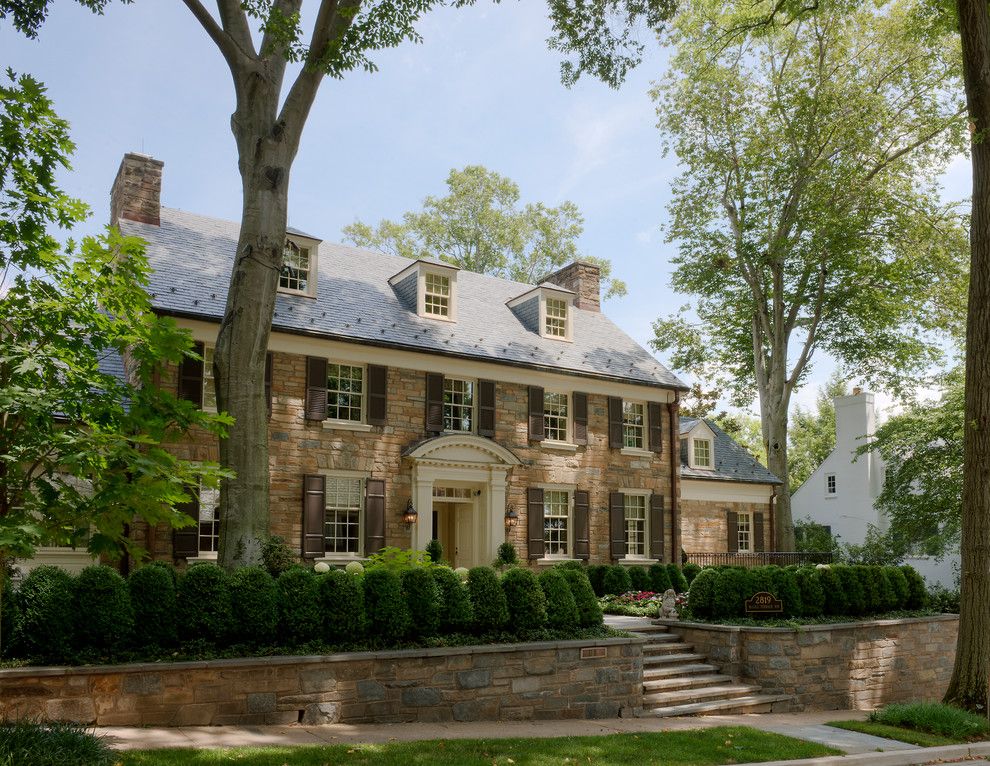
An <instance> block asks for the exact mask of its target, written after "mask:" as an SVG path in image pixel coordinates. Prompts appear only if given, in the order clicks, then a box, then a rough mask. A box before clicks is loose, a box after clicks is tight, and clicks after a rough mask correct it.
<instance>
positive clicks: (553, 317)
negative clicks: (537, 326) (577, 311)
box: [544, 298, 567, 338]
mask: <svg viewBox="0 0 990 766" xmlns="http://www.w3.org/2000/svg"><path fill="white" fill-rule="evenodd" d="M545 321H546V325H545V327H544V330H545V332H546V334H547V335H548V336H550V337H551V338H566V337H567V301H561V300H557V299H556V298H547V305H546V318H545Z"/></svg>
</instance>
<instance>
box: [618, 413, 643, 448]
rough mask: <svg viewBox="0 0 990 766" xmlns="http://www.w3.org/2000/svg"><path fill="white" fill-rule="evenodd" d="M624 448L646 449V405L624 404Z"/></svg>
mask: <svg viewBox="0 0 990 766" xmlns="http://www.w3.org/2000/svg"><path fill="white" fill-rule="evenodd" d="M622 446H623V447H633V448H636V449H646V405H644V404H643V403H642V402H627V401H623V402H622Z"/></svg>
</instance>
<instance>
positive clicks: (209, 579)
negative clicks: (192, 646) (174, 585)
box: [175, 564, 234, 644]
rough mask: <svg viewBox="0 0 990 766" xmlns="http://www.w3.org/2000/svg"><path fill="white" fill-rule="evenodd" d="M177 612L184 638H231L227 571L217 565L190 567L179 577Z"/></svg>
mask: <svg viewBox="0 0 990 766" xmlns="http://www.w3.org/2000/svg"><path fill="white" fill-rule="evenodd" d="M175 614H176V622H177V623H178V626H179V638H181V639H182V640H183V641H193V640H199V641H203V642H206V643H208V644H221V643H223V642H225V641H227V640H228V639H229V638H230V636H231V633H232V632H233V628H234V613H233V609H232V608H231V604H230V585H229V582H228V578H227V573H226V572H224V571H223V570H222V569H221V568H220V567H218V566H217V565H216V564H193V565H192V566H191V567H189V569H187V570H186V572H185V574H183V575H182V576H181V577H180V578H179V587H178V591H177V592H176V596H175Z"/></svg>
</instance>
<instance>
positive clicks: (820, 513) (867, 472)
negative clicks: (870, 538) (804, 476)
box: [791, 388, 959, 588]
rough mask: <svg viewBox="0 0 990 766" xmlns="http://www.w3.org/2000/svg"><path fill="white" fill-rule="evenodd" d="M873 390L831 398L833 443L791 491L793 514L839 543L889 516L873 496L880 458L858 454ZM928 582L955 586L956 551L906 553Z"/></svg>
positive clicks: (882, 524)
mask: <svg viewBox="0 0 990 766" xmlns="http://www.w3.org/2000/svg"><path fill="white" fill-rule="evenodd" d="M876 426H877V414H876V405H875V401H874V396H873V394H871V393H868V392H866V391H863V390H861V389H859V388H856V389H853V393H852V394H851V395H849V396H837V397H836V398H835V449H833V450H832V452H831V454H830V455H829V456H828V457H827V458H826V459H825V461H824V462H823V463H822V464H821V465H820V466H818V468H817V469H816V470H815V472H814V473H812V474H811V476H810V477H808V480H807V481H806V482H805V483H804V484H802V485H801V486H800V487H799V488H798V490H797V491H796V492H794V494H793V495H792V496H791V512H792V513H793V516H794V518H795V519H796V520H802V519H808V520H811V521H813V522H815V523H817V524H821V525H822V526H824V527H826V528H827V529H828V530H829V531H830V532H831V533H832V534H833V535H838V536H839V540H840V542H842V543H849V544H853V545H860V544H862V543H863V541H864V540H865V539H866V533H867V530H868V529H869V527H870V525H873V526H875V527H877V528H879V529H880V530H881V531H885V530H886V529H887V528H888V521H887V519H886V518H885V517H884V515H883V514H882V513H880V512H879V511H878V510H877V509H876V507H875V505H874V504H875V502H876V499H877V497H878V496H879V495H880V492H881V490H882V489H883V483H884V478H885V468H884V463H883V458H881V457H880V455H879V453H877V452H875V451H870V452H867V453H865V454H863V455H860V456H858V457H857V455H856V450H857V449H859V448H860V447H862V446H863V445H864V444H867V443H869V442H870V441H871V440H872V438H873V434H874V433H875V431H876ZM905 563H908V564H910V565H911V566H913V567H914V568H915V569H917V570H918V571H919V572H920V573H921V574H922V575H923V576H924V577H925V580H926V581H927V582H928V583H929V584H930V585H932V584H935V583H941V584H942V585H945V586H946V587H950V588H951V587H954V585H955V577H956V574H955V573H956V572H957V571H958V569H959V554H958V553H954V554H950V555H947V556H945V557H944V558H942V559H940V560H936V559H934V558H932V557H929V556H917V557H910V558H908V559H906V561H905Z"/></svg>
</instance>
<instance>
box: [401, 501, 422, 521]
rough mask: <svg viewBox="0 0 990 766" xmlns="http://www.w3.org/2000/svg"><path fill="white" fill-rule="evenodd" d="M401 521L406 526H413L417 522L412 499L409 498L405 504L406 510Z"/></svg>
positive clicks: (417, 515)
mask: <svg viewBox="0 0 990 766" xmlns="http://www.w3.org/2000/svg"><path fill="white" fill-rule="evenodd" d="M402 521H403V522H405V523H406V524H415V523H416V522H417V521H419V514H418V513H417V512H416V508H415V507H413V502H412V498H409V502H407V503H406V510H404V511H403V512H402Z"/></svg>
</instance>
